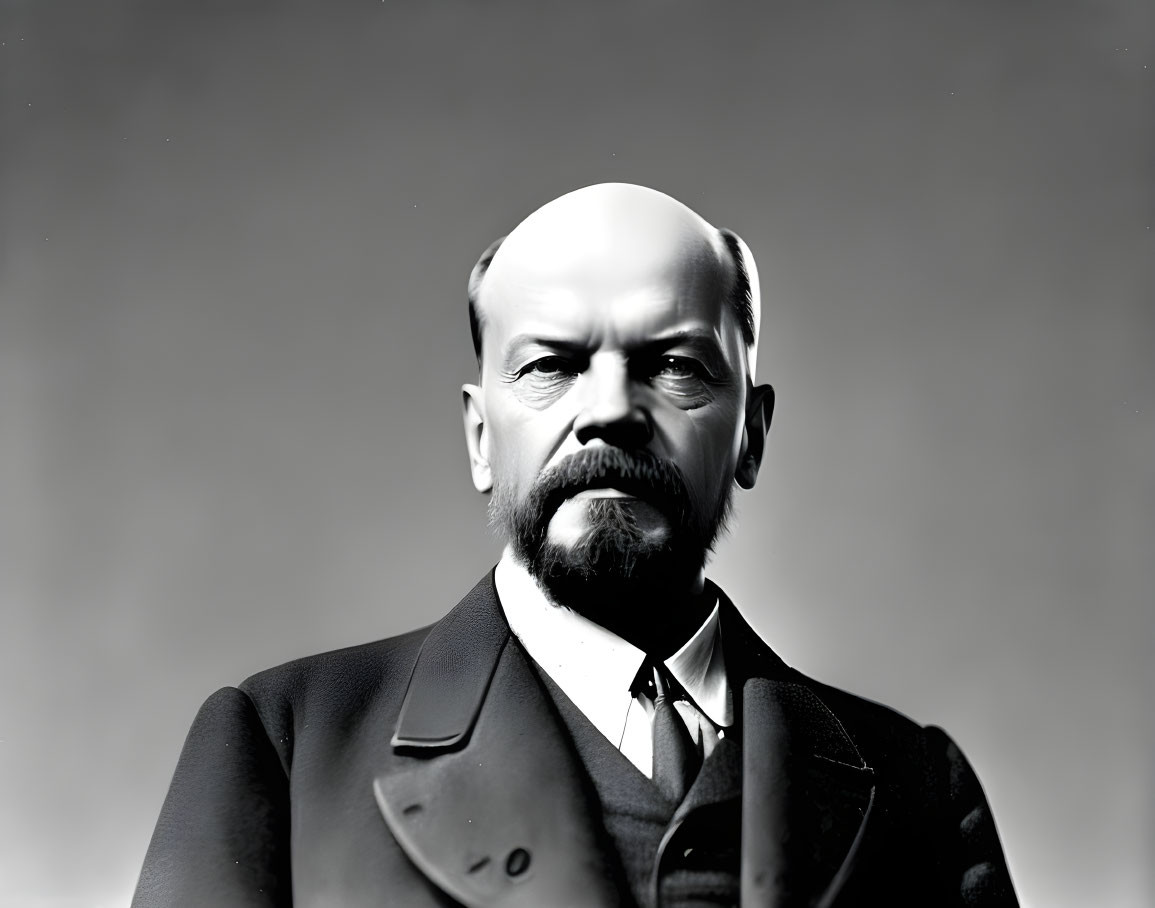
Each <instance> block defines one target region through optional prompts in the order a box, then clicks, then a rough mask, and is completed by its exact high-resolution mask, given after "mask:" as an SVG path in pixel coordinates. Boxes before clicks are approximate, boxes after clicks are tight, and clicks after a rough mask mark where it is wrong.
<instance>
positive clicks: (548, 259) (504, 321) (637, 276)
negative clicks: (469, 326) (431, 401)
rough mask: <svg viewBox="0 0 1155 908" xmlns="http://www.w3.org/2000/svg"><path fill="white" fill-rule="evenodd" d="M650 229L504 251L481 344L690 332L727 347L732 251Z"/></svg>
mask: <svg viewBox="0 0 1155 908" xmlns="http://www.w3.org/2000/svg"><path fill="white" fill-rule="evenodd" d="M650 226H652V227H654V228H655V229H651V230H649V231H639V230H633V231H629V232H625V233H623V232H621V231H616V232H615V231H603V232H600V233H596V234H594V235H592V236H571V237H560V238H559V237H556V236H554V237H550V238H545V241H544V242H543V241H542V238H540V237H536V236H533V237H530V238H529V240H530V241H529V242H517V243H515V244H513V245H512V247H511V248H507V247H506V246H503V247H502V249H501V250H499V252H498V254H497V255H496V256H495V257H494V260H493V263H492V265H491V267H490V269H489V272H488V273H487V274H486V277H485V280H484V282H483V284H482V287H481V293H480V295H479V303H480V306H481V311H482V318H483V320H484V322H485V332H484V343H485V344H486V346H487V347H489V348H490V350H491V351H492V352H494V353H500V352H501V349H502V347H503V345H504V344H506V343H508V342H509V341H510V340H511V339H512V338H514V337H516V336H521V335H524V334H536V335H541V336H544V337H557V338H559V339H566V340H571V341H576V342H588V343H598V344H600V343H631V342H641V341H644V340H646V339H647V338H648V337H650V336H653V335H655V334H659V333H661V332H664V331H669V330H677V329H693V328H697V329H699V330H707V331H709V332H710V333H713V334H716V335H717V337H718V340H719V342H720V343H724V340H725V338H724V335H725V334H727V333H731V332H730V331H729V330H728V329H729V328H730V327H734V329H735V330H737V322H736V319H734V318H733V314H732V313H731V312H730V307H729V305H728V304H727V302H726V301H727V297H728V293H729V290H730V288H731V286H732V284H733V281H734V274H733V264H732V262H731V261H730V259H729V257H728V255H726V254H725V253H724V252H723V253H722V254H720V248H719V244H717V243H715V242H714V241H713V237H711V236H710V235H708V234H706V233H704V232H701V231H692V230H686V229H681V228H682V226H683V225H677V224H675V225H672V228H673V229H671V225H669V224H654V225H650ZM517 239H519V238H517V237H514V236H511V238H510V240H511V241H512V240H517ZM507 242H509V241H507ZM726 346H729V345H728V344H726Z"/></svg>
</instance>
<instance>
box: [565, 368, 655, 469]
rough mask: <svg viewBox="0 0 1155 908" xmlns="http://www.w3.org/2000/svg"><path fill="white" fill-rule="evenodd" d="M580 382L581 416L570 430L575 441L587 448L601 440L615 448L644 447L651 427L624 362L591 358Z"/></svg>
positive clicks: (648, 439) (649, 436) (647, 441)
mask: <svg viewBox="0 0 1155 908" xmlns="http://www.w3.org/2000/svg"><path fill="white" fill-rule="evenodd" d="M582 378H583V385H584V388H583V389H582V390H583V394H582V398H581V412H580V413H578V415H577V418H576V419H575V420H574V426H573V431H574V436H575V437H576V438H577V440H578V441H579V442H581V443H582V444H583V445H587V444H589V443H590V442H591V441H593V440H595V439H600V440H601V441H603V442H605V443H606V444H608V445H613V446H614V447H618V448H640V447H644V446H645V445H647V444H648V443H649V441H650V439H651V438H653V434H654V427H653V423H652V422H651V421H650V414H649V413H648V412H647V411H646V410H645V408H644V407H643V406H641V405H640V404H639V402H638V399H637V395H636V390H637V389H636V388H635V387H634V382H633V381H632V379H631V377H630V373H629V369H628V368H627V365H626V362H625V361H624V359H623V358H622V357H619V356H610V355H608V354H606V355H602V356H594V357H593V358H592V359H591V361H590V364H589V367H588V368H587V369H586V372H585V374H584V375H583V376H582Z"/></svg>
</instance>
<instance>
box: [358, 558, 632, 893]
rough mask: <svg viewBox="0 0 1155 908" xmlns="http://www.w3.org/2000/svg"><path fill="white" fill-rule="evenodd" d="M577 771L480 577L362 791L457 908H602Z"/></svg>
mask: <svg viewBox="0 0 1155 908" xmlns="http://www.w3.org/2000/svg"><path fill="white" fill-rule="evenodd" d="M581 772H582V771H581V767H580V766H579V764H578V761H577V757H576V755H575V754H574V753H573V750H572V746H571V745H570V743H569V740H568V738H567V737H566V735H565V731H564V729H562V728H561V726H560V724H559V721H558V719H557V717H556V715H555V714H554V713H553V710H552V708H551V706H550V704H549V702H548V700H547V698H546V695H545V693H544V691H543V690H542V689H541V684H540V682H539V681H538V679H537V678H536V676H535V675H534V673H533V669H532V668H531V666H530V665H529V663H528V661H527V659H526V657H525V656H524V654H523V653H522V651H521V649H520V647H519V645H518V644H517V641H516V639H514V638H512V636H511V635H510V632H509V628H508V625H507V624H506V622H505V618H504V615H503V614H502V613H501V609H500V606H499V604H498V602H497V596H496V592H495V590H494V586H493V581H492V575H490V576H489V577H487V578H486V579H485V580H483V581H482V582H481V583H480V584H478V586H477V587H476V588H475V589H474V590H473V592H471V593H470V594H469V596H467V597H466V598H465V599H464V600H463V601H462V603H461V604H460V605H459V606H458V607H457V608H456V609H454V610H453V612H451V613H450V614H449V615H448V616H446V618H445V619H443V620H442V621H441V622H439V624H438V625H437V626H436V627H435V628H434V630H433V631H432V632H431V633H430V635H429V637H428V638H427V640H426V642H425V644H424V646H423V647H422V650H421V653H420V655H419V656H418V659H417V663H416V665H415V666H414V669H413V675H412V677H411V679H410V682H409V689H408V691H407V693H406V696H405V702H404V704H403V706H402V709H401V715H400V718H399V719H398V723H397V729H396V733H395V734H394V736H393V739H392V741H391V750H390V752H389V754H388V755H387V757H386V759H385V762H384V765H383V766H382V768H381V771H380V772H379V773H378V775H377V777H376V779H375V781H374V786H373V787H374V793H375V795H376V798H377V803H378V806H379V807H380V809H381V813H382V814H383V816H384V817H385V821H386V823H387V824H388V825H389V828H390V830H391V831H392V833H393V836H394V837H395V838H396V840H397V842H398V843H399V844H400V846H401V848H402V849H403V850H404V851H405V853H406V855H408V857H409V858H410V860H412V861H413V863H414V864H415V865H416V866H417V867H418V868H419V869H420V870H421V871H422V872H423V873H424V874H425V875H426V876H427V877H428V878H429V879H430V880H432V881H433V882H434V883H435V884H436V885H437V886H439V887H440V888H441V889H443V890H444V891H445V892H447V893H448V894H449V895H451V896H452V897H453V898H455V899H456V900H457V901H459V902H461V903H462V904H464V905H467V906H471V908H472V906H476V908H481V906H510V908H513V906H526V908H529V906H541V905H551V906H558V908H564V906H614V905H617V904H619V902H620V896H619V895H618V894H617V892H616V891H615V890H614V888H613V886H612V884H611V883H610V882H609V881H610V879H611V875H610V874H609V873H608V872H607V871H606V869H605V868H606V866H607V861H606V858H605V856H604V853H603V851H602V847H603V846H602V845H601V842H600V839H599V837H598V834H597V828H598V827H597V826H596V824H595V822H594V820H593V818H592V817H591V815H590V809H589V805H588V804H587V801H586V798H585V797H584V794H583V790H582V787H581V784H580V780H581V777H582V776H581Z"/></svg>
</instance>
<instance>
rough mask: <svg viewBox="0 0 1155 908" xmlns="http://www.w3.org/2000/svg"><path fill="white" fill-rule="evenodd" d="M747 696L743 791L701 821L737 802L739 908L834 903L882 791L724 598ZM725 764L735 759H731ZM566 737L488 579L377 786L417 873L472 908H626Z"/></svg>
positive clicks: (433, 660)
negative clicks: (739, 815) (585, 907)
mask: <svg viewBox="0 0 1155 908" xmlns="http://www.w3.org/2000/svg"><path fill="white" fill-rule="evenodd" d="M718 592H719V601H720V603H721V610H722V611H721V617H720V620H721V622H722V624H721V633H722V635H723V640H724V646H725V647H726V659H727V666H728V671H729V672H730V674H731V679H732V683H734V687H735V690H740V691H741V692H742V696H741V702H740V703H739V704H736V709H738V710H740V714H741V715H742V718H743V722H742V731H741V735H740V737H741V741H740V742H738V741H734V742H733V743H732V744H730V745H728V748H729V750H730V751H734V753H731V754H730V757H731V759H737V744H738V743H741V764H742V772H741V778H742V783H741V787H740V791H739V790H737V788H736V786H734V785H713V784H711V785H706V784H705V783H706V781H707V780H706V779H702V778H700V781H701V782H703V785H697V784H696V785H695V787H694V788H692V789H691V791H690V793H689V795H688V796H687V799H686V802H685V803H684V804H683V805H682V806H681V807H680V808H679V810H678V811H677V813H676V814H675V817H674V820H673V822H672V823H671V826H670V829H669V830H668V831H667V834H666V836H665V838H664V839H663V843H662V849H661V850H660V852H659V859H658V863H659V864H660V862H661V859H662V853H663V852H664V849H665V847H666V845H667V844H669V843H670V842H671V841H672V840H673V838H674V837H675V836H676V832H677V829H678V828H679V827H680V826H681V825H682V823H684V822H685V820H686V819H687V818H688V817H689V816H690V815H691V814H692V813H693V812H694V811H695V810H697V809H699V808H701V807H704V806H707V805H709V804H711V803H717V802H719V801H722V800H726V799H733V798H736V797H740V798H741V800H742V814H743V820H742V823H743V828H742V843H743V844H742V866H743V879H742V905H743V908H753V906H771V905H774V906H785V905H793V904H817V905H819V906H822V908H827V906H831V905H835V904H837V899H838V894H839V892H840V891H842V889H843V887H844V885H845V884H846V882H847V880H848V878H849V877H850V876H851V874H852V872H853V870H854V867H855V864H856V862H857V861H858V860H859V858H860V854H861V851H862V847H863V840H864V837H865V835H866V832H867V827H868V821H869V818H870V815H871V808H872V805H873V802H874V790H875V789H874V777H873V772H872V770H871V769H870V768H869V767H868V766H867V765H866V763H865V762H864V760H863V759H862V757H861V755H860V754H859V752H858V750H857V748H856V747H855V745H854V742H853V741H852V740H851V739H850V736H849V735H848V734H847V733H846V731H845V729H844V728H843V727H842V725H841V723H840V722H839V721H838V719H837V717H835V716H834V714H833V713H832V712H831V711H830V710H829V709H828V708H827V706H826V705H825V704H824V703H823V702H822V700H821V699H820V698H819V697H818V696H817V695H816V694H815V693H814V691H813V689H812V686H811V684H810V682H808V680H807V679H806V678H805V677H804V676H802V675H801V674H799V673H798V672H796V671H794V670H793V669H791V668H789V667H788V666H787V665H786V664H785V663H784V662H782V660H781V659H779V658H778V656H777V655H775V654H774V653H773V652H772V651H771V650H770V648H769V647H767V646H766V644H765V643H764V642H763V641H762V640H761V639H760V638H758V636H757V635H756V634H755V633H754V631H753V630H752V629H751V628H750V627H749V625H747V624H746V622H745V621H744V620H743V619H742V617H741V616H740V615H739V614H738V611H737V609H735V608H734V606H733V604H732V603H731V602H730V601H729V599H727V598H726V596H725V595H724V594H722V593H721V591H720V590H719V591H718ZM727 752H729V751H727ZM582 774H583V770H582V767H581V764H580V761H579V760H578V758H577V756H576V754H575V752H574V749H573V745H572V743H571V742H570V741H569V739H568V736H567V734H566V732H565V729H564V726H563V725H562V723H561V721H560V720H559V718H558V717H557V715H556V714H555V713H554V711H553V708H552V706H551V704H550V703H549V700H548V695H547V694H546V693H545V691H544V690H543V689H542V686H541V683H540V681H539V680H538V678H537V677H536V675H535V674H534V671H533V669H532V667H531V666H530V664H529V661H528V659H527V657H526V656H525V655H524V654H523V653H522V651H521V648H520V646H519V645H518V643H517V640H516V638H513V637H512V636H511V634H510V631H509V627H508V625H507V623H506V621H505V617H504V615H503V613H502V610H501V606H500V604H499V602H498V600H497V594H496V590H495V587H494V584H493V576H492V572H491V573H490V574H489V575H487V576H486V577H485V578H484V579H483V580H482V581H481V582H480V583H479V584H478V585H477V586H476V587H475V588H474V589H473V590H472V591H471V592H470V593H469V594H468V595H467V596H466V597H465V599H463V600H462V602H461V603H460V604H459V605H458V606H457V607H456V608H455V609H454V610H453V611H452V612H450V613H449V614H448V615H447V616H446V617H445V618H444V619H442V621H440V622H439V623H438V624H437V625H436V626H435V627H434V629H433V631H432V632H431V633H430V635H429V637H428V638H427V639H426V641H425V643H424V645H423V647H422V650H421V653H420V654H419V656H418V658H417V662H416V664H415V666H414V669H413V673H412V676H411V678H410V683H409V688H408V690H407V692H406V695H405V699H404V702H403V705H402V708H401V712H400V716H399V718H398V722H397V727H396V731H395V733H394V735H393V738H392V741H391V747H390V748H389V749H388V751H387V753H386V755H385V757H384V759H383V765H382V767H381V770H380V772H379V773H378V775H377V777H376V779H375V782H374V791H375V794H376V797H377V802H378V805H379V807H380V809H381V812H382V814H383V815H384V817H385V820H386V822H387V824H388V825H389V828H390V830H391V831H392V833H393V835H394V837H395V838H396V840H397V841H398V843H399V844H400V845H401V847H402V849H403V850H404V851H405V852H406V854H407V855H408V856H409V858H410V859H411V860H412V861H413V862H414V864H415V865H416V866H417V867H418V868H420V869H421V870H422V871H423V872H424V873H425V874H426V876H428V877H429V878H430V879H431V880H432V881H433V882H434V883H436V884H437V885H438V886H439V887H440V888H442V889H443V890H444V891H446V892H447V893H449V894H450V895H451V896H453V897H454V898H455V899H457V900H458V901H459V902H461V903H462V904H464V905H467V906H478V908H480V906H521V905H525V906H533V905H537V906H540V905H551V906H554V905H556V906H569V905H574V906H577V905H589V906H615V905H618V904H620V903H621V900H622V896H621V895H620V894H619V893H618V892H617V891H616V889H615V888H614V886H613V883H612V880H613V873H612V871H611V869H610V868H611V867H612V866H613V864H614V861H613V859H612V858H611V857H610V856H609V855H608V853H607V851H606V848H607V846H606V844H605V842H604V840H603V834H602V833H601V830H600V825H599V823H598V822H597V820H596V814H595V813H594V812H592V811H591V806H592V805H591V804H590V802H589V798H588V796H587V794H586V792H585V790H584V787H583V785H582V784H581V780H582Z"/></svg>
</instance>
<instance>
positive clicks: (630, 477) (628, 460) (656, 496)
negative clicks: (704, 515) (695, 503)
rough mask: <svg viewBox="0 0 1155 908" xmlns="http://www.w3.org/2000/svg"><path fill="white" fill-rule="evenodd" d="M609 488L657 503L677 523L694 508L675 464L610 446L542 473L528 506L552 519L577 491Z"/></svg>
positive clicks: (583, 452)
mask: <svg viewBox="0 0 1155 908" xmlns="http://www.w3.org/2000/svg"><path fill="white" fill-rule="evenodd" d="M610 488H613V489H617V490H618V491H620V492H624V493H625V494H627V495H631V496H633V497H635V498H639V499H642V500H644V501H646V502H648V503H650V504H652V505H654V506H655V507H657V508H658V509H659V510H661V511H663V512H664V513H666V514H667V515H668V516H670V517H672V518H674V520H675V521H676V522H677V523H682V522H684V521H685V519H686V516H687V515H688V514H689V512H690V498H689V492H688V491H687V489H686V482H685V479H683V477H682V471H681V470H679V469H678V467H677V466H676V465H675V464H672V463H670V462H669V461H667V460H663V459H662V458H660V457H658V456H657V455H656V454H653V453H651V452H649V451H645V450H638V451H627V450H624V449H623V448H614V447H609V446H605V447H597V448H583V449H582V450H581V451H578V452H576V453H574V454H571V455H570V456H569V457H567V458H566V459H565V460H563V461H562V462H561V463H559V464H557V465H556V466H554V467H551V468H550V469H549V470H547V471H545V472H544V473H542V474H541V475H540V476H539V477H538V478H537V481H536V482H535V483H534V485H533V489H532V490H531V492H530V496H529V498H530V502H529V504H530V506H531V508H532V509H533V510H534V511H535V512H536V513H538V514H540V515H542V516H543V517H546V518H548V517H551V516H552V515H553V514H554V513H555V512H556V511H557V509H558V508H559V507H561V504H562V502H564V501H565V500H566V499H567V498H571V497H573V496H574V495H576V494H577V493H578V492H584V491H587V490H589V489H610Z"/></svg>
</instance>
